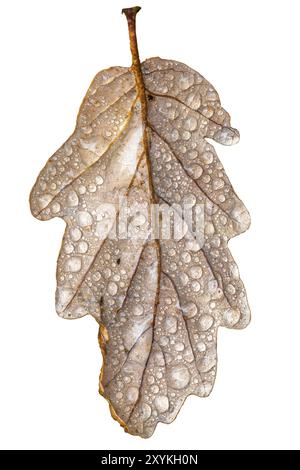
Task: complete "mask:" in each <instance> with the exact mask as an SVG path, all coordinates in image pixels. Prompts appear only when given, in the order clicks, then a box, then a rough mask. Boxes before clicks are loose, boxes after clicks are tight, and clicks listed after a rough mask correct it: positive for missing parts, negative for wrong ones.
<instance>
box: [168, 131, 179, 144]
mask: <svg viewBox="0 0 300 470" xmlns="http://www.w3.org/2000/svg"><path fill="white" fill-rule="evenodd" d="M178 138H179V132H178V130H177V129H173V131H172V133H171V135H170V139H171V141H172V142H176V140H178Z"/></svg>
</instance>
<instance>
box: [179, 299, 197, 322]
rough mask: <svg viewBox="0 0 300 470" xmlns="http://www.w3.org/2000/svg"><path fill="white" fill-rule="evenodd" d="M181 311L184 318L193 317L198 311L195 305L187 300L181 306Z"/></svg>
mask: <svg viewBox="0 0 300 470" xmlns="http://www.w3.org/2000/svg"><path fill="white" fill-rule="evenodd" d="M182 312H183V314H184V316H185V317H186V318H193V317H194V316H195V315H196V314H197V312H198V309H197V305H196V304H194V302H189V303H187V304H185V305H183V306H182Z"/></svg>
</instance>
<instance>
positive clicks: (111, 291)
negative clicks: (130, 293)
mask: <svg viewBox="0 0 300 470" xmlns="http://www.w3.org/2000/svg"><path fill="white" fill-rule="evenodd" d="M107 290H108V292H109V294H110V295H116V293H117V292H118V286H117V284H116V283H115V282H109V283H108V286H107Z"/></svg>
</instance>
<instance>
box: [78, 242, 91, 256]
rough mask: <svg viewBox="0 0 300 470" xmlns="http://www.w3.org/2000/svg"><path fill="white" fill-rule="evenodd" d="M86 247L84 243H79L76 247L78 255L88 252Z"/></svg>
mask: <svg viewBox="0 0 300 470" xmlns="http://www.w3.org/2000/svg"><path fill="white" fill-rule="evenodd" d="M88 247H89V245H88V244H87V242H85V241H81V242H79V243H78V247H77V250H78V253H86V252H87V251H88Z"/></svg>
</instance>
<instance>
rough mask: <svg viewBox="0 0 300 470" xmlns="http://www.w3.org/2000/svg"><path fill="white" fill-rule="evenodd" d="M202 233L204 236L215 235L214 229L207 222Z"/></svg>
mask: <svg viewBox="0 0 300 470" xmlns="http://www.w3.org/2000/svg"><path fill="white" fill-rule="evenodd" d="M204 231H205V233H206V235H213V234H214V233H215V227H214V226H213V224H211V223H210V222H208V223H207V224H205V227H204Z"/></svg>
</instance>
